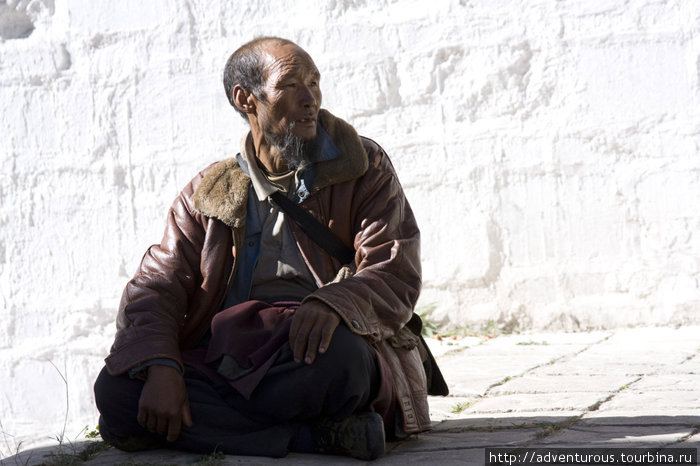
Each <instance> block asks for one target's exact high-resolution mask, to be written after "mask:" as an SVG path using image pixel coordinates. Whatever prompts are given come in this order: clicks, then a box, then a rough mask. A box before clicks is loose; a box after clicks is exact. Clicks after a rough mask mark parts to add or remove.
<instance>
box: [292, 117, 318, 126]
mask: <svg viewBox="0 0 700 466" xmlns="http://www.w3.org/2000/svg"><path fill="white" fill-rule="evenodd" d="M297 124H298V125H302V126H311V125H316V118H312V117H307V118H301V119H299V120H297Z"/></svg>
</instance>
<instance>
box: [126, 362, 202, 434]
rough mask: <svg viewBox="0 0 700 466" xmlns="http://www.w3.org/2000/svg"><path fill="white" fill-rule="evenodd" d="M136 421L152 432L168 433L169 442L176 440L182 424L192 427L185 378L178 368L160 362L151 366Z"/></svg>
mask: <svg viewBox="0 0 700 466" xmlns="http://www.w3.org/2000/svg"><path fill="white" fill-rule="evenodd" d="M137 420H138V422H139V424H141V425H142V426H143V427H145V428H147V429H148V430H150V431H151V432H153V433H158V434H160V435H167V436H166V438H167V440H168V442H174V441H175V440H177V438H178V437H179V436H180V429H181V427H182V424H185V425H186V426H187V427H191V426H192V414H191V413H190V402H189V399H188V397H187V389H186V387H185V380H184V379H183V378H182V375H181V374H180V373H179V372H178V371H177V369H175V368H173V367H170V366H159V365H153V366H151V367H149V368H148V378H147V379H146V382H145V384H144V386H143V390H142V391H141V398H140V399H139V413H138V416H137Z"/></svg>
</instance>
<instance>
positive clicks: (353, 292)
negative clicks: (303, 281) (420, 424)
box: [306, 141, 421, 342]
mask: <svg viewBox="0 0 700 466" xmlns="http://www.w3.org/2000/svg"><path fill="white" fill-rule="evenodd" d="M368 155H369V168H368V170H367V172H366V173H365V175H363V176H362V177H361V178H360V179H359V180H358V182H357V184H356V185H355V186H354V193H353V199H352V202H351V203H350V209H351V211H350V215H351V219H352V220H351V224H352V228H353V229H354V232H353V238H354V240H353V241H354V248H355V251H356V252H355V265H356V267H357V270H356V272H355V274H354V275H353V276H352V277H350V278H347V279H345V280H342V281H339V282H337V283H331V284H329V285H326V286H323V287H321V288H319V289H318V290H317V291H316V292H314V293H313V294H311V295H310V296H308V297H307V298H306V300H309V299H318V300H321V301H323V302H325V303H326V304H328V305H329V306H330V307H332V308H333V309H334V310H335V311H336V312H338V313H339V314H340V316H341V317H342V318H343V320H344V321H345V323H346V324H347V325H348V327H349V328H350V329H351V330H353V331H354V332H355V333H358V334H360V335H365V336H367V337H368V338H369V339H370V340H371V341H374V342H376V341H380V340H385V339H388V338H391V337H393V336H395V335H396V333H397V332H398V331H399V329H401V328H402V327H403V326H404V325H405V324H406V323H407V322H408V321H409V319H410V318H411V316H412V314H413V308H414V307H415V304H416V301H417V300H418V296H419V294H420V289H421V264H420V232H419V229H418V225H417V223H416V220H415V217H414V215H413V212H412V210H411V207H410V205H409V203H408V201H407V200H406V197H405V195H404V192H403V189H402V187H401V184H400V183H399V180H398V178H397V176H396V172H395V171H394V168H393V166H392V164H391V162H390V160H389V158H388V157H387V155H386V154H385V153H384V151H383V150H382V149H381V148H380V147H379V146H378V145H376V144H374V143H373V142H371V141H369V150H368Z"/></svg>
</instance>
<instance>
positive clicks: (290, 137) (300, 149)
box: [264, 122, 316, 170]
mask: <svg viewBox="0 0 700 466" xmlns="http://www.w3.org/2000/svg"><path fill="white" fill-rule="evenodd" d="M264 132H265V136H266V138H267V140H268V141H269V142H270V144H272V145H273V146H274V147H275V148H277V150H278V151H279V152H280V154H282V158H283V159H284V161H285V162H287V165H288V166H289V168H290V169H291V170H296V169H297V168H300V167H303V166H305V165H307V164H308V163H309V162H310V161H311V158H312V157H311V156H312V155H313V154H314V153H315V152H316V138H313V139H309V140H306V139H302V138H300V137H299V136H296V135H295V134H294V122H292V123H290V124H289V125H288V126H287V128H286V131H285V132H284V134H281V135H280V134H275V133H273V132H272V131H270V130H269V129H267V128H265V129H264Z"/></svg>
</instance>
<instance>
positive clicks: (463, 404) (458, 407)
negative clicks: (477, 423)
mask: <svg viewBox="0 0 700 466" xmlns="http://www.w3.org/2000/svg"><path fill="white" fill-rule="evenodd" d="M471 405H472V404H471V402H470V401H460V402H459V403H457V404H455V405H454V406H452V410H451V412H452V414H459V413H461V412H462V411H465V410H466V409H467V408H469V407H470V406H471Z"/></svg>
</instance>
